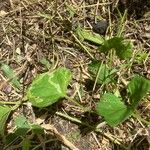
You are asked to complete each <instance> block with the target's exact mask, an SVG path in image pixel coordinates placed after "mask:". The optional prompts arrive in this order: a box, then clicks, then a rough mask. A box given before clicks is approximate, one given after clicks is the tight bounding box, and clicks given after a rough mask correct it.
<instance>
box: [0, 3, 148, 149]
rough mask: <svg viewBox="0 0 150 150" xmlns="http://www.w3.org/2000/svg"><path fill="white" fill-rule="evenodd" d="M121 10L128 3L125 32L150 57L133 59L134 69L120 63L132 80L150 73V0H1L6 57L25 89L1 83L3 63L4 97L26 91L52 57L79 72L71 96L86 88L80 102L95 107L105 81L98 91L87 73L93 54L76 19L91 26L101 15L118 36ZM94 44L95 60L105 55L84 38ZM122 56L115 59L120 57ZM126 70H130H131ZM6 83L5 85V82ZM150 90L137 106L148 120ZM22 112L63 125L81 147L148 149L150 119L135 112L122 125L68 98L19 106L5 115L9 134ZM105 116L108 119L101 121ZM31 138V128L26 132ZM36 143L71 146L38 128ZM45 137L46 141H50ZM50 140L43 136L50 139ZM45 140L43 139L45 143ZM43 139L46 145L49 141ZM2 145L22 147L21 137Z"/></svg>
mask: <svg viewBox="0 0 150 150" xmlns="http://www.w3.org/2000/svg"><path fill="white" fill-rule="evenodd" d="M118 9H119V10H120V13H122V14H123V13H124V11H125V9H128V15H127V17H126V19H125V21H124V22H123V24H124V30H123V34H124V38H125V39H130V40H131V41H132V42H133V44H134V53H135V54H136V53H137V52H145V53H146V54H147V58H146V59H145V60H144V61H143V62H142V63H136V62H133V65H132V67H131V68H130V70H128V71H127V70H122V72H121V74H123V75H124V77H125V78H126V79H129V78H130V75H132V74H134V73H137V74H140V75H142V76H144V77H146V78H148V79H150V1H149V0H147V1H145V0H129V1H128V0H120V1H119V0H64V1H62V0H55V1H54V0H22V1H19V0H14V1H13V0H0V64H2V63H5V64H8V65H9V66H10V67H11V68H13V70H14V71H15V72H16V75H17V76H18V78H19V81H20V83H21V89H20V90H16V89H14V88H13V87H11V85H10V84H9V82H6V84H3V83H4V82H5V81H6V80H7V77H6V76H5V75H4V73H3V71H2V70H0V83H1V85H0V86H1V88H0V89H1V91H0V100H1V101H12V102H14V101H16V100H18V99H21V98H22V97H24V95H25V94H26V90H27V88H28V87H29V85H30V84H31V83H32V81H33V79H34V78H35V77H36V75H37V74H40V73H43V72H46V71H48V70H49V69H48V68H47V67H46V66H45V65H44V63H42V60H47V61H48V65H49V67H50V69H51V70H54V69H55V68H57V67H59V66H63V67H66V68H68V69H70V70H71V71H72V72H73V80H72V83H71V84H70V85H69V91H68V95H69V96H70V97H73V98H78V94H77V89H78V87H80V88H82V91H83V93H82V98H81V99H82V101H81V104H82V105H84V106H89V107H91V108H94V107H95V103H96V102H97V101H98V100H99V97H98V94H99V91H100V87H99V86H97V87H96V88H95V91H94V92H93V91H92V89H91V86H93V85H92V84H93V83H92V82H90V80H89V76H88V71H87V66H88V64H89V63H90V62H91V60H92V59H91V57H90V56H89V55H88V53H86V52H85V51H84V50H83V48H82V47H81V45H80V44H79V43H78V42H77V41H76V39H75V38H74V36H73V33H74V30H75V29H76V27H77V26H78V24H80V25H81V27H83V28H85V29H88V30H92V26H93V24H95V23H96V22H98V19H100V20H106V21H107V22H108V28H107V31H106V33H105V32H104V33H102V34H103V36H108V37H110V36H113V35H115V34H116V32H117V30H118V26H119V25H118V24H119V21H120V18H119V14H118ZM83 43H84V44H85V45H86V46H87V47H89V48H90V49H91V51H90V52H91V54H92V55H93V56H94V58H96V59H97V60H104V61H105V59H107V57H105V56H104V55H103V54H100V53H99V52H97V50H96V48H95V47H96V46H95V45H92V44H91V43H86V42H83ZM118 62H119V64H118V65H121V63H122V62H121V61H117V60H116V64H117V63H118ZM126 72H128V73H126ZM2 85H3V87H2ZM149 100H150V95H148V96H147V98H146V99H145V100H144V101H142V102H141V103H140V105H139V107H138V111H139V113H140V114H141V116H142V118H144V119H145V120H147V121H150V102H149ZM59 112H65V113H66V114H68V115H69V116H72V117H73V118H74V117H75V118H78V119H80V120H82V121H83V122H88V123H89V124H90V126H95V124H99V123H103V124H100V125H101V127H100V131H98V132H96V131H94V130H92V128H89V127H87V126H84V125H83V124H80V123H78V122H77V121H76V120H73V119H70V118H69V117H68V118H67V117H66V116H62V115H61V113H59ZM19 114H24V116H26V117H27V118H28V119H29V120H30V122H31V123H32V122H38V120H39V118H44V119H41V120H42V122H44V123H46V124H51V125H53V126H54V127H55V128H56V129H57V131H58V132H59V133H60V134H61V135H63V136H64V137H65V138H66V139H68V140H69V141H70V142H71V143H73V144H74V145H75V146H76V147H77V148H78V149H79V150H121V149H126V148H128V149H131V150H149V148H150V125H147V124H144V123H143V122H141V121H140V120H138V119H136V118H132V117H131V118H129V119H128V120H126V121H125V122H123V123H122V124H120V125H119V126H117V127H113V128H112V127H110V126H108V125H107V124H106V123H104V122H103V121H104V120H103V118H101V117H98V116H95V115H93V114H90V113H89V114H87V113H84V112H82V111H80V110H79V108H77V107H76V106H74V104H72V103H70V102H68V101H66V100H65V99H64V100H62V101H61V102H58V103H56V104H54V105H52V106H50V107H46V108H44V109H37V108H33V107H31V106H29V105H26V106H24V105H23V106H21V107H19V108H18V109H17V110H15V112H14V114H13V115H12V116H11V117H10V118H9V119H8V121H7V127H6V129H7V131H6V134H7V133H10V132H11V131H12V130H13V128H14V125H13V120H14V118H15V117H16V116H18V115H19ZM102 120H103V121H102ZM28 136H29V137H31V135H30V134H29V135H28ZM31 141H32V144H31V148H30V149H34V148H35V147H36V146H37V145H39V147H37V148H36V149H39V150H41V149H43V150H68V149H69V148H67V147H66V146H65V144H64V143H63V142H62V141H61V140H59V139H58V137H57V136H55V135H53V134H52V135H49V134H44V135H39V136H33V137H32V138H31ZM45 141H47V142H45ZM44 142H45V143H44ZM41 143H42V144H41ZM43 143H44V144H43ZM0 147H2V149H7V150H12V149H15V150H20V149H22V145H21V138H19V139H17V140H15V141H14V142H11V143H9V144H8V145H5V144H4V143H2V142H0Z"/></svg>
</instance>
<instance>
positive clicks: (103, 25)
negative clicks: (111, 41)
mask: <svg viewBox="0 0 150 150" xmlns="http://www.w3.org/2000/svg"><path fill="white" fill-rule="evenodd" d="M92 27H93V31H94V32H95V33H98V34H102V35H105V33H106V30H107V28H108V22H107V21H105V20H101V21H98V22H97V23H94V24H93V25H92Z"/></svg>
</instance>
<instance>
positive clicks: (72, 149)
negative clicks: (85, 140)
mask: <svg viewBox="0 0 150 150" xmlns="http://www.w3.org/2000/svg"><path fill="white" fill-rule="evenodd" d="M41 126H42V127H43V128H44V129H45V130H46V131H50V132H52V133H53V134H54V135H55V136H56V137H57V139H58V140H59V141H60V142H62V143H63V144H64V145H66V146H67V147H68V148H69V149H70V150H79V149H78V148H77V147H76V146H75V145H73V144H72V143H71V142H70V141H68V140H67V139H66V138H65V136H63V135H62V134H60V133H59V132H58V131H57V129H56V128H55V127H53V126H52V125H50V124H45V125H44V124H43V125H41Z"/></svg>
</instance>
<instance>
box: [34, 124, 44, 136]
mask: <svg viewBox="0 0 150 150" xmlns="http://www.w3.org/2000/svg"><path fill="white" fill-rule="evenodd" d="M31 128H32V131H33V132H34V133H35V134H43V133H44V129H43V128H42V127H41V126H40V125H38V124H33V125H31Z"/></svg>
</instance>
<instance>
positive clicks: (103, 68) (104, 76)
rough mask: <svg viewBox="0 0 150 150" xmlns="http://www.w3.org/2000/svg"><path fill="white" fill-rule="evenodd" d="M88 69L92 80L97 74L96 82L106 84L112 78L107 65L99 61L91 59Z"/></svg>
mask: <svg viewBox="0 0 150 150" xmlns="http://www.w3.org/2000/svg"><path fill="white" fill-rule="evenodd" d="M88 70H89V72H90V74H91V76H92V78H93V79H94V80H95V78H96V77H97V75H98V79H97V83H98V84H107V83H109V82H110V81H111V80H112V76H110V70H109V68H108V67H107V65H105V64H101V63H100V62H99V61H92V62H91V63H90V64H89V65H88Z"/></svg>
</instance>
